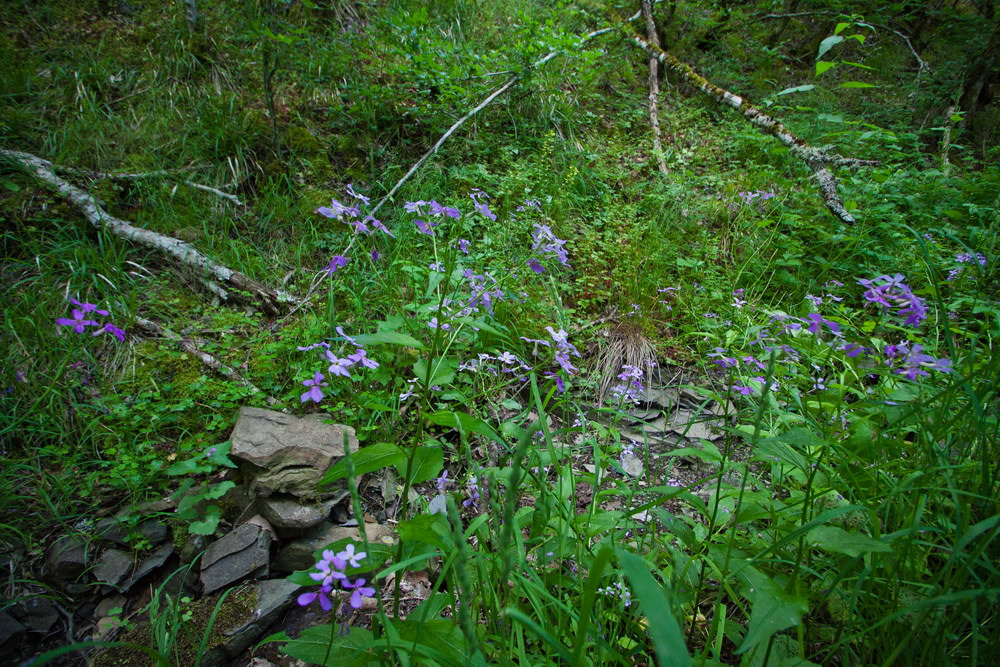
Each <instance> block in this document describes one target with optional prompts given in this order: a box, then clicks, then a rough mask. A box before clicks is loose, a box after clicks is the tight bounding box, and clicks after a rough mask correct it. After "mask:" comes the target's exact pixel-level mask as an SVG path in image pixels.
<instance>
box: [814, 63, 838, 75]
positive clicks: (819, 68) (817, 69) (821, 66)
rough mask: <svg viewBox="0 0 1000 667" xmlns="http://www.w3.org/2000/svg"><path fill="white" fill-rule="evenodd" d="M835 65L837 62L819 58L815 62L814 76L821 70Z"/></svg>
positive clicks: (820, 72)
mask: <svg viewBox="0 0 1000 667" xmlns="http://www.w3.org/2000/svg"><path fill="white" fill-rule="evenodd" d="M836 66H837V63H831V62H829V61H827V60H820V61H819V62H817V63H816V76H820V75H821V74H823V72H825V71H827V70H829V69H833V68H834V67H836Z"/></svg>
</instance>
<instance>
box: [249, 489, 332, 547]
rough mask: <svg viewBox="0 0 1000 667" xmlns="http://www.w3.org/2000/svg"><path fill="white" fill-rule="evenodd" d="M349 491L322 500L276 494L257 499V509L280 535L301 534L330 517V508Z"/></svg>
mask: <svg viewBox="0 0 1000 667" xmlns="http://www.w3.org/2000/svg"><path fill="white" fill-rule="evenodd" d="M346 495H347V491H342V492H340V493H339V494H337V495H335V496H333V497H331V498H328V499H327V500H320V501H306V500H300V499H298V498H296V497H295V496H289V495H285V494H274V495H272V496H268V497H267V498H261V499H259V500H258V501H257V509H258V510H260V513H261V514H262V515H264V518H265V519H267V521H268V523H270V524H271V525H272V526H274V528H275V529H276V530H277V533H278V535H279V536H280V537H282V538H284V537H290V536H293V535H301V534H302V532H303V531H305V530H306V529H308V528H312V527H313V526H315V525H316V524H318V523H321V522H323V521H325V520H327V519H328V518H329V517H330V510H331V509H333V506H334V505H336V504H337V503H338V502H340V501H341V500H343V498H344V496H346Z"/></svg>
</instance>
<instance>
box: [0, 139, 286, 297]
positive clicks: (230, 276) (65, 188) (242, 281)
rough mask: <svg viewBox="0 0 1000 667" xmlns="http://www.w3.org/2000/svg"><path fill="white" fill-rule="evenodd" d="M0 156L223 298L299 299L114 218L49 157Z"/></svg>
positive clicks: (174, 241)
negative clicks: (166, 258)
mask: <svg viewBox="0 0 1000 667" xmlns="http://www.w3.org/2000/svg"><path fill="white" fill-rule="evenodd" d="M0 158H6V159H7V160H9V161H10V162H13V163H14V164H16V165H17V166H18V167H20V168H21V169H22V170H23V171H25V172H27V173H29V174H31V175H32V176H34V177H35V178H37V179H38V180H40V181H41V182H42V183H44V184H45V185H47V186H48V187H50V188H52V189H53V190H55V191H56V192H57V193H58V194H59V195H61V196H62V197H63V198H64V199H66V200H67V201H68V202H69V203H71V204H73V205H74V206H76V207H77V208H78V209H79V210H80V211H81V212H82V213H83V215H84V217H86V218H87V220H88V221H89V222H90V224H91V225H93V226H94V227H97V228H98V229H106V230H108V231H110V232H112V233H113V234H115V235H117V236H121V237H123V238H126V239H128V240H130V241H132V242H133V243H135V244H137V245H141V246H144V247H147V248H153V249H155V250H158V251H160V252H162V253H163V254H165V255H169V256H171V257H173V258H174V259H176V260H177V261H179V262H181V263H182V264H184V265H186V266H188V267H190V268H193V269H195V270H196V271H197V272H198V278H199V279H200V280H201V282H202V283H203V284H204V285H205V286H206V287H207V288H208V289H209V290H210V291H212V292H213V293H215V294H216V295H218V296H219V298H220V299H223V300H227V299H230V298H232V299H234V300H237V301H239V300H242V301H248V302H251V303H255V304H257V305H259V306H261V307H262V309H263V310H264V311H265V312H266V313H268V314H270V315H276V314H278V313H280V312H282V311H283V310H285V308H286V307H287V306H286V304H289V303H297V302H298V301H299V300H298V299H297V298H295V297H293V296H292V295H290V294H288V293H286V292H283V291H281V290H276V289H273V288H271V287H268V286H266V285H264V284H263V283H259V282H257V281H256V280H253V279H251V278H248V277H247V276H245V275H243V274H242V273H240V272H239V271H234V270H232V269H230V268H229V267H227V266H223V265H222V264H219V263H218V262H216V261H214V260H212V259H210V258H209V257H207V256H205V255H203V254H202V253H201V252H199V251H198V250H197V249H196V248H195V247H194V246H192V245H190V244H188V243H185V242H184V241H182V240H180V239H176V238H173V237H171V236H164V235H163V234H159V233H157V232H153V231H150V230H148V229H143V228H142V227H136V226H135V225H133V224H132V223H130V222H128V221H127V220H122V219H120V218H115V217H114V216H112V215H110V214H109V213H108V212H107V211H105V210H104V209H103V208H101V207H100V206H99V205H98V203H97V201H96V200H95V199H94V196H93V195H91V194H90V193H89V192H87V191H85V190H82V189H80V188H78V187H76V186H75V185H72V184H70V183H68V182H67V181H65V180H63V179H61V178H60V177H59V176H57V175H56V173H55V169H54V167H53V165H52V163H51V162H49V161H48V160H43V159H42V158H40V157H37V156H35V155H31V154H30V153H22V152H20V151H11V150H5V149H0ZM229 290H234V291H237V292H238V294H231V293H230V291H229Z"/></svg>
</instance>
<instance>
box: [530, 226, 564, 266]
mask: <svg viewBox="0 0 1000 667" xmlns="http://www.w3.org/2000/svg"><path fill="white" fill-rule="evenodd" d="M531 238H532V240H533V241H534V242H535V244H534V249H535V250H538V251H539V252H542V253H544V254H546V255H548V256H550V257H555V258H556V259H557V260H559V263H560V264H562V265H563V266H569V256H568V254H567V251H566V247H565V246H566V241H564V240H562V239H558V238H556V236H555V234H553V233H552V228H551V227H549V226H548V225H540V224H537V223H536V224H535V231H533V232H532V233H531Z"/></svg>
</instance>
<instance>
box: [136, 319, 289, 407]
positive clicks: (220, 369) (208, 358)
mask: <svg viewBox="0 0 1000 667" xmlns="http://www.w3.org/2000/svg"><path fill="white" fill-rule="evenodd" d="M135 323H136V325H137V326H138V327H139V328H140V329H142V330H143V331H145V332H146V333H147V334H150V335H153V336H160V337H162V338H166V339H168V340H171V341H173V342H175V343H177V345H178V346H179V347H180V348H181V349H182V350H184V351H185V352H187V353H188V354H190V355H191V356H194V357H197V359H198V360H199V361H200V362H201V363H203V364H205V365H206V366H208V367H209V368H211V369H212V370H214V371H215V372H217V373H218V374H219V375H223V376H225V377H227V378H229V379H230V380H233V381H234V382H239V383H240V384H242V385H243V386H245V387H247V388H248V389H250V390H252V391H253V392H254V393H255V394H261V395H263V397H264V400H265V401H267V404H268V405H271V406H274V405H277V404H278V399H276V398H274V397H273V396H268V395H267V394H265V393H264V392H263V390H261V388H260V387H258V386H257V385H255V384H254V383H253V382H251V381H250V380H248V379H247V378H245V377H244V376H243V375H241V374H240V373H239V372H238V371H236V370H235V369H233V368H230V367H229V366H226V365H225V364H224V363H222V362H221V361H219V360H218V359H216V358H215V357H213V356H212V355H211V354H209V353H208V352H205V351H204V350H202V349H201V348H199V347H198V346H197V344H195V342H194V341H192V340H190V339H188V338H185V337H183V336H181V335H180V334H178V333H175V332H173V331H171V330H170V329H167V328H166V327H164V326H162V325H159V324H157V323H156V322H153V321H152V320H147V319H146V318H144V317H138V318H136V320H135Z"/></svg>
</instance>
